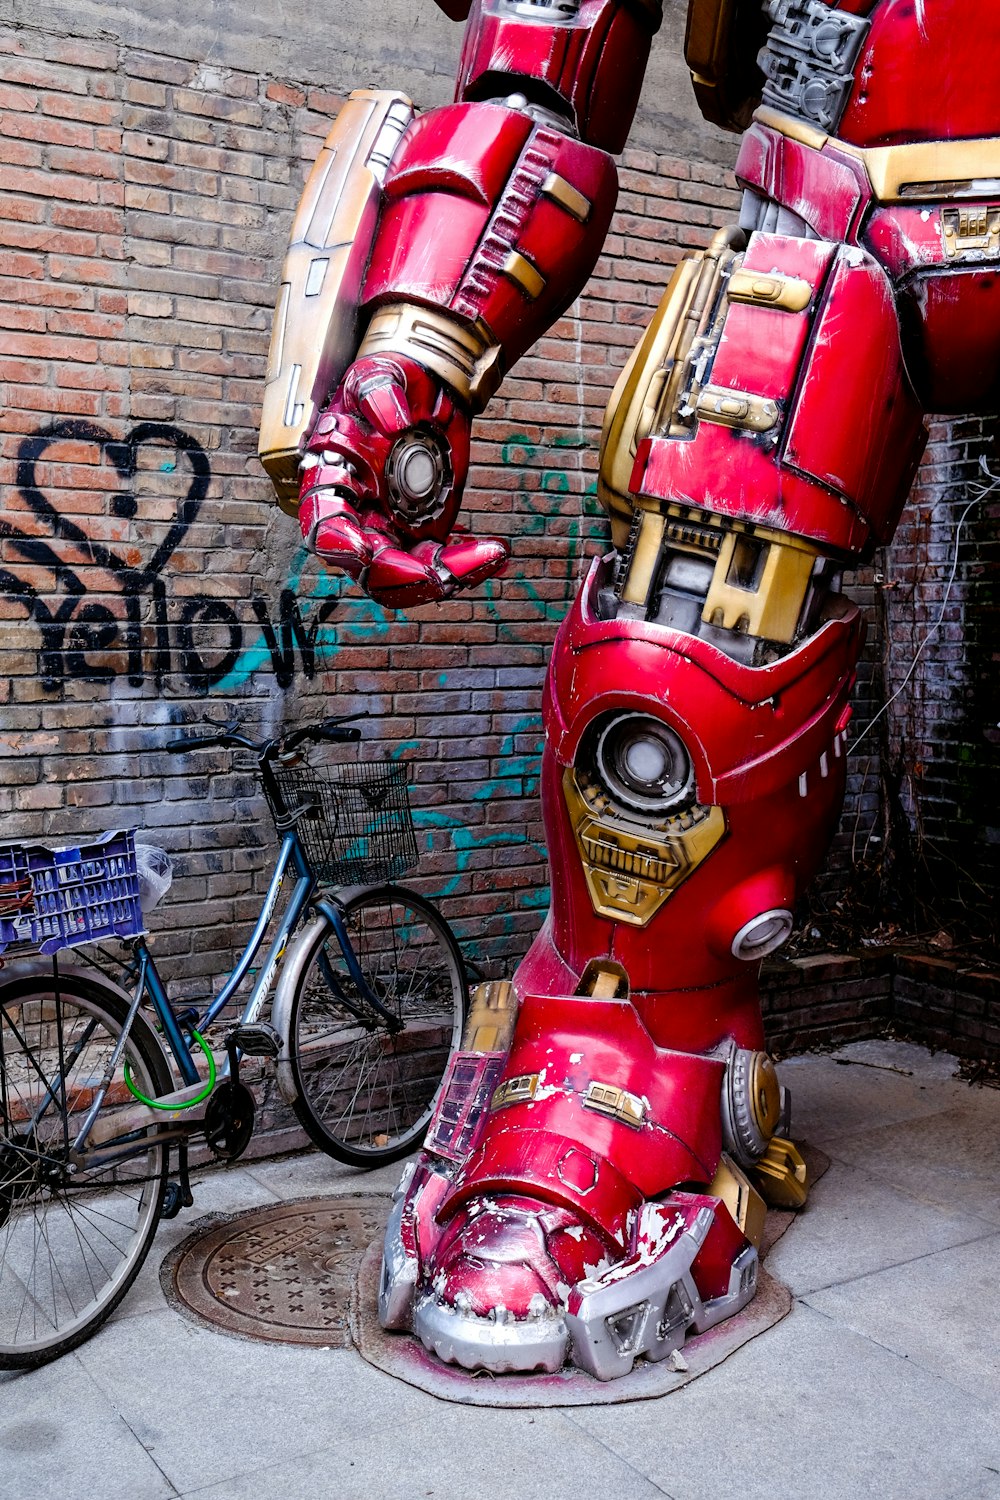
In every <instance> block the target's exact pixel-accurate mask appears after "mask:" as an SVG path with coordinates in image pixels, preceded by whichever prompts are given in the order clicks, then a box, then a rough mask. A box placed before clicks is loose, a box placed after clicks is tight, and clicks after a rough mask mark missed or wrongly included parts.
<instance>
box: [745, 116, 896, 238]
mask: <svg viewBox="0 0 1000 1500" xmlns="http://www.w3.org/2000/svg"><path fill="white" fill-rule="evenodd" d="M736 176H737V178H738V179H739V181H740V182H741V183H742V185H743V186H744V187H749V188H753V190H754V191H755V192H757V193H760V194H761V196H762V197H764V198H771V199H773V200H774V202H775V203H781V204H783V205H784V206H785V207H786V208H790V209H791V210H792V212H793V213H796V214H798V216H799V218H800V219H802V220H803V222H804V223H806V224H808V225H809V227H810V228H811V229H813V230H815V232H816V233H817V234H818V235H819V236H820V237H821V238H822V239H825V240H852V239H854V237H855V233H856V230H857V226H858V224H859V223H860V220H861V216H862V214H863V213H864V210H865V208H866V207H867V206H868V202H869V199H870V198H871V186H870V184H869V182H868V178H867V175H866V173H865V169H864V167H863V166H862V165H861V163H860V162H859V161H856V160H854V159H853V158H852V157H850V156H846V155H844V154H843V153H840V152H838V151H837V150H836V147H835V146H834V145H833V144H831V143H827V145H826V146H824V148H823V150H822V151H816V150H814V149H813V148H812V147H811V146H805V145H803V144H802V143H801V142H800V141H793V140H792V139H791V138H790V137H789V136H785V135H781V134H780V132H779V131H777V130H771V129H769V128H768V127H767V126H765V125H760V124H754V125H751V127H750V129H749V130H748V131H747V132H746V134H745V135H744V137H743V141H742V144H741V146H740V153H739V156H738V158H737V161H736Z"/></svg>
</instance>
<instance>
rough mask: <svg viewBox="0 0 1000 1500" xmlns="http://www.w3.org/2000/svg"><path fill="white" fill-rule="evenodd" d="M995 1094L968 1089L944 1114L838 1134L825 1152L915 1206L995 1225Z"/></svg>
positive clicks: (998, 1127)
mask: <svg viewBox="0 0 1000 1500" xmlns="http://www.w3.org/2000/svg"><path fill="white" fill-rule="evenodd" d="M998 1144H1000V1092H998V1091H997V1090H996V1089H977V1088H971V1089H967V1090H966V1093H965V1095H964V1097H963V1098H961V1099H960V1100H959V1101H958V1102H957V1103H955V1102H952V1103H951V1104H950V1106H949V1108H947V1109H942V1110H938V1111H937V1112H936V1113H935V1114H933V1115H927V1116H924V1117H923V1118H921V1119H918V1120H904V1121H900V1122H899V1123H897V1124H893V1125H884V1126H879V1127H875V1128H871V1129H868V1130H864V1131H861V1132H859V1133H858V1134H856V1135H843V1136H840V1137H838V1139H837V1140H836V1141H835V1142H831V1143H830V1145H829V1146H828V1148H827V1149H828V1150H829V1152H830V1154H831V1155H833V1156H835V1157H836V1159H837V1160H838V1161H844V1162H848V1163H850V1164H851V1165H852V1166H856V1167H860V1168H862V1169H863V1170H864V1171H865V1172H867V1173H869V1175H870V1176H872V1177H878V1178H880V1179H881V1180H882V1181H884V1182H885V1183H887V1184H889V1185H891V1186H892V1187H896V1188H899V1189H901V1190H902V1191H903V1192H904V1193H907V1194H908V1195H909V1196H910V1197H911V1198H916V1199H917V1200H918V1202H920V1203H927V1204H930V1205H931V1206H932V1207H934V1208H941V1209H946V1210H948V1211H950V1212H958V1213H963V1214H968V1215H971V1216H973V1217H976V1218H979V1219H982V1220H984V1221H986V1222H987V1223H988V1224H1000V1149H998Z"/></svg>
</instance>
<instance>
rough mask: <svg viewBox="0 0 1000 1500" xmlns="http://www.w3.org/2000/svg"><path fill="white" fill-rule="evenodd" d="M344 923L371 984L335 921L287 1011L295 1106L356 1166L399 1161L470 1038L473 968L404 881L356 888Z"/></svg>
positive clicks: (322, 934) (320, 1137)
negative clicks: (354, 973) (467, 1020)
mask: <svg viewBox="0 0 1000 1500" xmlns="http://www.w3.org/2000/svg"><path fill="white" fill-rule="evenodd" d="M342 909H343V912H344V923H345V927H346V930H347V936H348V938H349V940H350V944H351V947H352V949H353V951H354V955H355V956H356V958H357V961H358V965H359V968H360V970H361V973H362V975H363V976H364V980H365V983H366V984H367V985H368V986H369V987H370V989H371V991H372V992H373V994H374V995H375V996H376V997H377V999H378V1001H379V1004H380V1006H381V1007H382V1011H384V1012H385V1014H383V1013H382V1012H381V1011H377V1010H376V1009H375V1008H374V1007H373V1006H372V1005H371V1003H370V1002H369V1001H368V1000H367V999H366V998H365V997H364V995H363V993H362V992H361V990H360V989H359V987H358V986H357V984H356V983H355V982H354V980H353V979H352V978H351V973H350V969H349V966H348V963H347V961H346V958H345V956H344V951H343V949H342V948H341V946H340V943H339V941H338V939H337V935H336V933H335V931H334V928H333V926H332V924H331V923H330V922H328V921H327V920H325V919H323V918H321V919H320V920H319V921H317V922H316V923H314V924H313V926H312V927H310V928H308V929H307V931H306V932H305V933H304V934H303V941H304V942H306V943H308V945H309V951H308V955H307V957H306V960H305V965H304V968H303V971H302V979H301V981H300V983H299V985H298V987H297V989H296V993H295V995H294V997H293V999H292V1002H291V1006H290V1009H289V1022H288V1046H289V1062H290V1065H291V1070H292V1079H293V1084H294V1094H295V1098H294V1102H293V1108H294V1110H295V1113H296V1115H297V1116H298V1119H299V1121H300V1122H301V1124H302V1125H303V1127H304V1128H305V1130H306V1131H307V1132H308V1134H309V1136H310V1137H311V1139H312V1140H313V1141H314V1142H315V1143H316V1145H317V1146H319V1148H320V1149H321V1150H322V1151H325V1152H327V1154H328V1155H330V1156H333V1157H336V1159H337V1160H338V1161H343V1162H347V1163H348V1164H349V1165H350V1166H356V1167H370V1166H375V1165H378V1164H380V1163H385V1162H393V1161H398V1160H399V1158H400V1157H402V1156H406V1155H407V1154H408V1152H410V1151H412V1150H414V1148H415V1147H416V1146H418V1145H419V1144H420V1142H421V1141H422V1140H423V1137H424V1134H425V1132H426V1130H427V1126H428V1124H429V1122H430V1117H431V1110H432V1108H433V1105H434V1098H435V1095H436V1093H437V1090H438V1086H439V1084H440V1082H441V1078H442V1075H443V1073H444V1070H445V1066H446V1064H447V1062H448V1057H449V1055H450V1053H451V1051H452V1049H453V1048H454V1047H457V1046H458V1044H459V1041H460V1040H461V1035H462V1023H463V1019H464V1014H465V998H466V979H465V966H464V964H463V963H462V955H461V953H460V952H459V948H458V944H457V943H456V942H455V938H454V936H453V934H452V931H451V928H450V927H449V926H448V924H447V922H446V921H445V920H444V918H443V917H442V916H441V914H440V913H439V912H438V911H437V910H436V909H435V908H434V907H433V906H432V905H431V903H430V902H429V901H425V900H424V898H423V897H422V896H418V895H416V893H415V892H413V891H408V890H405V889H403V887H401V886H394V885H385V886H376V887H372V888H371V889H369V890H364V891H361V892H359V893H358V894H357V895H356V896H353V897H351V898H350V899H349V900H347V901H346V902H345V903H344V906H343V908H342Z"/></svg>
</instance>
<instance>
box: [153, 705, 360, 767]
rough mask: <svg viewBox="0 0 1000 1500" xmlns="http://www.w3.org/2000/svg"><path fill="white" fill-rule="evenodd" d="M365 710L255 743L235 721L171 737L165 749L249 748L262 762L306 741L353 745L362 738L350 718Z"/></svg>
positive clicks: (176, 752)
mask: <svg viewBox="0 0 1000 1500" xmlns="http://www.w3.org/2000/svg"><path fill="white" fill-rule="evenodd" d="M368 717H369V714H368V711H367V709H366V710H364V711H363V712H362V713H357V714H341V715H339V716H337V717H334V718H330V719H323V720H322V721H321V722H320V723H318V724H303V725H302V726H301V728H299V729H292V730H291V731H290V732H289V733H288V734H285V735H280V736H278V737H277V738H275V739H273V740H264V741H263V743H261V744H255V742H254V741H253V740H248V739H247V738H246V736H245V735H242V734H237V733H236V726H235V724H227V725H226V727H225V729H221V730H219V731H218V733H216V734H194V735H186V736H184V737H183V738H182V739H179V740H170V741H169V742H168V743H167V744H166V745H164V747H163V748H164V749H165V750H166V751H168V753H169V754H171V755H184V754H186V753H187V752H188V751H189V750H209V749H214V748H215V747H216V746H218V747H220V748H232V747H239V748H241V749H244V750H252V751H253V752H254V754H255V755H256V756H257V757H258V758H259V759H260V760H262V761H269V760H273V759H275V757H276V756H279V755H286V754H288V753H289V751H291V750H294V749H295V747H296V745H301V744H303V743H304V742H305V741H306V740H309V741H311V742H312V743H314V744H315V743H316V742H317V741H319V740H326V741H327V742H328V743H330V744H338V743H339V744H352V743H354V742H355V741H356V740H359V739H360V738H361V730H360V729H356V728H355V727H354V726H353V725H352V724H351V723H350V721H351V720H352V719H367V718H368Z"/></svg>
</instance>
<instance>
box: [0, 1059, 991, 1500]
mask: <svg viewBox="0 0 1000 1500" xmlns="http://www.w3.org/2000/svg"><path fill="white" fill-rule="evenodd" d="M954 1070H955V1062H954V1059H953V1058H949V1057H946V1056H943V1055H942V1054H937V1055H936V1056H931V1055H930V1054H929V1053H927V1052H926V1051H924V1050H923V1049H921V1048H919V1047H914V1046H911V1045H909V1044H907V1043H902V1042H885V1041H883V1042H864V1043H856V1044H854V1045H852V1046H849V1047H846V1048H845V1049H844V1050H843V1051H842V1052H839V1053H836V1054H834V1055H832V1056H805V1057H798V1058H792V1059H790V1060H788V1061H786V1062H784V1063H783V1064H782V1066H781V1076H782V1079H783V1081H784V1082H785V1083H786V1084H788V1086H789V1087H790V1088H791V1090H792V1096H793V1100H794V1118H795V1134H796V1135H797V1136H799V1137H802V1138H803V1139H806V1140H808V1141H810V1142H812V1144H813V1145H816V1146H819V1147H821V1148H822V1149H823V1150H824V1151H825V1152H826V1153H827V1155H828V1156H830V1157H831V1158H832V1165H831V1167H830V1170H829V1171H828V1172H827V1174H826V1176H825V1177H824V1178H823V1180H822V1181H821V1182H820V1183H819V1184H818V1186H817V1188H816V1190H815V1192H814V1194H813V1196H812V1199H811V1201H810V1204H809V1207H808V1208H807V1210H806V1211H805V1213H804V1214H803V1215H802V1216H801V1218H800V1219H799V1220H798V1221H797V1222H796V1223H795V1224H794V1225H793V1226H792V1228H791V1229H790V1230H789V1232H788V1233H787V1235H786V1236H785V1238H784V1239H783V1240H782V1241H781V1242H780V1243H779V1245H778V1246H777V1247H776V1248H775V1250H774V1251H773V1252H772V1254H771V1256H770V1257H769V1259H768V1262H767V1264H768V1269H769V1270H770V1271H771V1272H772V1273H773V1274H774V1275H776V1276H778V1277H780V1278H781V1280H783V1281H784V1282H785V1283H786V1284H787V1285H788V1286H789V1287H790V1288H791V1290H792V1291H793V1293H794V1294H795V1303H794V1307H793V1310H792V1313H791V1315H790V1316H789V1317H788V1318H786V1319H785V1321H784V1322H783V1323H781V1324H779V1325H778V1326H777V1327H776V1328H773V1329H771V1330H770V1331H769V1332H767V1333H765V1334H763V1335H762V1336H761V1337H760V1338H758V1339H756V1340H755V1341H754V1342H752V1343H751V1344H749V1345H747V1346H746V1347H745V1348H743V1349H741V1350H739V1351H738V1352H737V1353H736V1354H735V1355H733V1356H732V1357H731V1358H730V1359H729V1360H728V1361H726V1362H725V1363H724V1364H722V1365H721V1366H719V1367H718V1368H717V1369H715V1370H713V1371H711V1372H710V1373H709V1374H707V1375H705V1376H704V1377H702V1378H701V1379H699V1380H697V1381H695V1382H694V1383H693V1384H691V1385H689V1386H686V1387H685V1388H683V1389H682V1390H680V1391H678V1392H676V1393H675V1394H672V1395H670V1396H667V1397H664V1398H662V1399H660V1400H656V1401H648V1402H645V1401H640V1402H636V1403H633V1404H627V1405H622V1406H606V1407H592V1408H591V1407H576V1408H574V1409H572V1410H568V1409H563V1410H560V1409H554V1408H550V1409H548V1410H538V1411H491V1410H483V1409H480V1408H473V1407H468V1406H459V1405H453V1404H449V1403H447V1402H443V1401H437V1400H435V1399H434V1398H433V1397H431V1396H427V1395H425V1394H423V1393H422V1392H420V1391H417V1390H414V1389H412V1388H411V1387H409V1386H407V1385H404V1384H402V1383H400V1382H398V1381H395V1380H392V1379H391V1378H389V1377H388V1376H386V1375H383V1374H381V1373H379V1372H378V1371H376V1370H374V1369H372V1368H371V1367H370V1366H369V1365H367V1364H365V1363H364V1361H363V1360H362V1359H361V1358H360V1357H359V1356H358V1355H357V1354H356V1353H355V1352H354V1351H353V1350H334V1351H329V1350H317V1349H297V1348H290V1347H288V1346H276V1345H273V1344H270V1345H269V1344H262V1343H256V1342H249V1341H239V1340H236V1339H233V1338H230V1337H227V1336H226V1335H224V1334H221V1333H214V1332H212V1331H211V1330H210V1329H208V1328H205V1329H202V1328H201V1327H199V1326H197V1325H195V1324H194V1323H192V1322H190V1321H189V1320H188V1319H186V1318H184V1317H182V1316H181V1315H180V1314H179V1313H177V1312H175V1311H174V1310H173V1309H172V1308H171V1307H170V1306H168V1304H167V1302H166V1300H165V1298H164V1296H163V1293H162V1292H161V1290H160V1285H159V1279H158V1272H159V1267H160V1263H161V1261H162V1260H163V1257H164V1255H165V1254H166V1253H167V1252H168V1251H169V1250H170V1249H171V1248H172V1247H173V1246H174V1245H176V1244H177V1243H178V1242H179V1241H180V1240H182V1239H184V1238H185V1237H186V1236H187V1235H188V1234H190V1232H191V1226H192V1223H193V1221H194V1220H196V1219H197V1218H198V1217H200V1216H201V1215H204V1214H207V1213H210V1212H232V1211H234V1210H237V1209H243V1208H250V1207H253V1206H254V1205H256V1204H267V1203H272V1202H276V1201H280V1200H281V1199H284V1198H294V1197H301V1196H303V1195H307V1194H312V1193H316V1194H319V1193H337V1192H352V1193H356V1192H372V1191H382V1192H387V1191H389V1190H390V1189H391V1188H392V1186H393V1185H394V1183H395V1180H396V1176H397V1173H398V1169H397V1168H390V1169H388V1170H387V1171H384V1172H379V1173H373V1174H370V1175H365V1174H359V1173H356V1172H352V1171H350V1170H349V1169H347V1168H342V1167H339V1166H337V1165H336V1164H335V1163H333V1162H331V1161H329V1160H328V1159H327V1158H325V1157H321V1156H318V1155H308V1156H298V1157H293V1158H286V1159H283V1160H279V1161H274V1162H266V1163H253V1164H251V1165H249V1166H242V1167H241V1166H237V1167H234V1168H230V1169H228V1170H225V1171H219V1170H216V1171H212V1172H205V1173H202V1174H200V1175H199V1176H198V1178H197V1179H196V1185H195V1207H194V1208H193V1209H191V1210H188V1211H187V1212H186V1213H183V1214H182V1215H181V1216H180V1218H178V1219H176V1220H174V1221H173V1222H171V1223H167V1224H164V1225H163V1226H162V1227H161V1230H160V1232H159V1234H158V1237H157V1240H156V1242H155V1245H154V1248H153V1252H152V1254H151V1255H150V1257H149V1260H148V1262H147V1264H146V1266H145V1267H144V1269H143V1272H142V1274H141V1276H140V1279H139V1281H138V1282H137V1283H136V1285H135V1287H134V1288H133V1289H132V1291H131V1293H130V1294H129V1296H128V1297H127V1299H126V1301H125V1303H124V1305H123V1307H122V1308H120V1309H119V1311H118V1313H117V1314H116V1316H115V1318H114V1319H113V1320H112V1322H110V1323H109V1324H108V1325H106V1327H105V1328H104V1329H102V1331H101V1332H100V1333H98V1334H97V1335H96V1337H94V1338H93V1339H92V1340H91V1341H90V1342H89V1343H88V1344H86V1345H84V1346H83V1348H82V1349H80V1350H79V1351H78V1352H77V1353H76V1354H72V1355H69V1356H67V1357H66V1358H65V1359H63V1360H61V1361H59V1362H58V1363H56V1364H54V1365H49V1366H47V1367H46V1368H44V1369H42V1370H38V1371H35V1372H33V1373H31V1374H27V1375H0V1497H3V1500H15V1497H17V1500H48V1497H59V1500H62V1497H65V1496H67V1495H74V1496H76V1495H79V1496H86V1497H88V1500H105V1497H108V1500H110V1497H116V1500H118V1497H127V1500H159V1497H161V1496H164V1497H165V1496H197V1497H198V1500H312V1497H313V1496H315V1497H323V1500H423V1497H428V1496H431V1497H435V1500H480V1497H483V1500H485V1497H493V1496H498V1495H504V1496H516V1497H517V1500H534V1497H546V1500H579V1497H582V1496H589V1495H613V1496H627V1497H628V1500H647V1497H653V1496H664V1495H666V1496H671V1497H673V1500H729V1497H733V1500H736V1497H740V1500H756V1497H758V1496H759V1497H761V1500H764V1497H767V1500H785V1497H788V1500H825V1497H838V1500H839V1497H845V1500H846V1497H851V1500H855V1497H857V1496H859V1495H861V1494H870V1495H872V1496H877V1497H879V1500H895V1497H899V1500H952V1497H954V1500H980V1497H982V1500H992V1497H996V1500H1000V1292H998V1286H1000V1141H998V1133H1000V1130H998V1127H1000V1093H997V1091H995V1090H993V1089H988V1088H986V1089H979V1088H970V1087H969V1086H968V1085H967V1084H965V1083H963V1082H961V1081H960V1080H958V1079H956V1078H955V1077H954Z"/></svg>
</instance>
